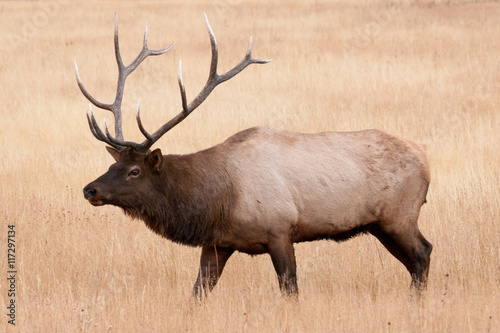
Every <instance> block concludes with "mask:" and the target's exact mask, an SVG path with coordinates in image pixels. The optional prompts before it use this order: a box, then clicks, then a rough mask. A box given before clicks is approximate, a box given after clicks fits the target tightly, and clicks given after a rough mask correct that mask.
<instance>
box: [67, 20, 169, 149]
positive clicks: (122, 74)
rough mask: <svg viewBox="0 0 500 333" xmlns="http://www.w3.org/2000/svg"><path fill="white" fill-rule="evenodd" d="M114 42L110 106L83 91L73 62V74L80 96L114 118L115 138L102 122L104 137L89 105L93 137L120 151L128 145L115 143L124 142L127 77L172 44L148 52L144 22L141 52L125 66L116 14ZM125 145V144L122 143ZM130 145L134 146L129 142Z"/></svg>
mask: <svg viewBox="0 0 500 333" xmlns="http://www.w3.org/2000/svg"><path fill="white" fill-rule="evenodd" d="M114 42H115V57H116V63H117V64H118V84H117V88H116V97H115V100H114V102H113V103H112V104H105V103H101V102H99V101H98V100H96V99H95V98H94V97H92V95H90V93H89V92H88V91H87V89H85V86H84V85H83V83H82V81H81V79H80V74H79V73H78V66H77V65H76V61H75V72H76V81H77V82H78V87H79V88H80V91H81V92H82V94H83V95H84V96H85V97H86V98H87V99H88V100H89V101H90V102H91V103H92V104H94V105H95V106H96V107H98V108H100V109H104V110H108V111H111V112H112V113H113V116H114V118H115V138H113V137H112V136H111V135H110V134H109V131H108V129H107V127H106V121H104V127H105V130H106V135H104V133H103V132H102V131H101V129H100V128H99V126H98V125H97V122H96V120H95V118H94V115H93V113H92V106H91V105H90V104H89V111H88V112H87V120H88V122H89V126H90V130H91V132H92V134H94V136H95V137H96V138H97V139H98V140H100V141H103V142H106V143H107V144H109V145H110V146H112V147H115V148H117V149H122V148H124V147H126V146H128V145H123V144H120V143H117V142H124V141H123V133H122V110H121V105H122V100H123V90H124V88H125V80H126V79H127V76H128V75H129V74H130V73H132V72H133V71H134V70H135V69H136V68H137V67H138V66H139V65H140V64H141V62H142V61H144V59H146V58H147V57H149V56H156V55H160V54H163V53H166V52H167V51H168V50H170V49H171V48H172V46H173V45H172V44H170V45H169V46H168V47H166V48H164V49H162V50H150V49H148V24H147V22H146V28H145V31H144V43H143V46H142V50H141V52H139V55H137V57H136V58H135V59H134V61H132V62H131V63H130V65H128V66H125V65H124V64H123V61H122V57H121V54H120V45H119V41H118V13H116V14H115V36H114ZM124 143H126V142H124ZM130 144H132V145H133V144H134V143H133V142H131V143H130Z"/></svg>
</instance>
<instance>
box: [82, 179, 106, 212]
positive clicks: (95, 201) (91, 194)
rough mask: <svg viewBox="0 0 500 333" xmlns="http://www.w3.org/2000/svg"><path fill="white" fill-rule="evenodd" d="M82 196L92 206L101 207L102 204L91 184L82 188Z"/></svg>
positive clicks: (96, 190) (97, 192)
mask: <svg viewBox="0 0 500 333" xmlns="http://www.w3.org/2000/svg"><path fill="white" fill-rule="evenodd" d="M83 196H84V197H85V199H87V200H88V201H89V202H90V203H91V204H92V205H93V206H102V205H103V204H104V203H103V201H102V200H101V199H100V198H99V191H98V189H97V188H96V187H95V186H94V185H93V183H90V184H88V185H87V186H85V187H84V188H83Z"/></svg>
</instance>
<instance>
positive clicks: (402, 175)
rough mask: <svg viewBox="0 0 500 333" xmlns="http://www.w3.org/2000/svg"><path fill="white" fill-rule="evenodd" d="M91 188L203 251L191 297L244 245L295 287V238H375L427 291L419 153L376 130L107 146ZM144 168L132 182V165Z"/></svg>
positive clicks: (259, 131) (424, 179)
mask: <svg viewBox="0 0 500 333" xmlns="http://www.w3.org/2000/svg"><path fill="white" fill-rule="evenodd" d="M110 152H111V153H112V155H114V157H115V159H116V160H117V163H116V164H114V165H113V166H111V167H110V170H109V171H108V172H107V173H106V174H104V175H103V176H101V177H100V178H98V179H97V180H96V181H94V182H92V183H91V184H89V185H87V187H86V188H85V189H84V193H85V196H86V198H87V199H89V201H90V202H91V203H92V204H94V205H102V204H112V205H115V206H119V207H121V208H123V209H124V211H125V212H126V213H127V214H129V215H131V216H133V217H135V218H140V219H142V220H144V221H145V223H146V225H148V227H149V228H151V229H152V230H153V231H155V232H156V233H158V234H160V235H162V236H164V237H166V238H168V239H171V240H172V241H175V242H178V243H181V244H186V245H191V246H201V247H203V249H202V256H201V263H200V273H199V276H198V280H197V282H196V284H195V293H196V294H199V293H200V292H201V291H205V290H206V289H209V290H210V289H212V288H213V287H214V286H215V284H216V283H217V280H218V278H219V276H220V274H221V273H222V270H223V268H224V265H225V263H226V261H227V259H228V258H229V257H230V256H231V254H232V253H233V252H234V251H235V250H236V251H240V252H245V253H249V254H261V253H269V254H270V255H271V259H272V261H273V264H274V267H275V269H276V272H277V274H278V278H279V282H280V287H281V289H282V290H284V291H285V292H287V293H291V294H293V293H296V292H297V283H296V275H295V272H296V265H295V256H294V250H293V243H296V242H303V241H313V240H317V239H334V240H344V239H348V238H350V237H353V236H355V235H356V234H358V233H362V232H368V233H371V234H373V235H374V236H375V237H377V238H378V239H379V240H380V241H381V242H382V244H383V245H384V246H385V247H386V248H387V249H388V250H389V251H390V252H391V253H392V254H393V255H394V256H395V257H396V258H397V259H399V260H400V261H401V262H402V263H403V264H404V265H405V266H406V268H407V269H408V271H409V272H410V274H411V276H412V285H413V286H416V287H418V288H420V287H422V286H424V285H425V282H426V279H427V275H428V268H429V261H430V252H431V250H432V246H431V244H430V243H429V242H427V241H426V240H425V238H424V237H423V236H422V235H421V233H420V231H419V229H418V227H417V219H418V215H419V211H420V207H421V206H422V204H423V203H424V202H425V198H426V193H427V189H428V186H429V182H430V176H429V174H430V173H429V165H428V162H427V158H426V156H425V153H424V151H423V150H422V148H421V147H419V146H417V145H415V144H413V143H411V142H408V141H405V140H403V139H400V138H396V137H394V136H391V135H388V134H386V133H384V132H381V131H378V130H367V131H361V132H345V133H338V132H325V133H317V134H301V133H292V132H285V131H278V130H274V129H269V128H251V129H248V130H245V131H242V132H240V133H237V134H235V135H233V136H232V137H230V138H229V139H227V140H226V141H225V142H223V143H221V144H219V145H217V146H214V147H212V148H209V149H207V150H204V151H201V152H198V153H194V154H190V155H165V156H162V155H161V152H160V151H159V149H157V150H155V151H153V152H149V153H148V154H147V155H142V154H139V153H136V152H134V151H133V150H132V149H125V150H123V151H122V152H117V151H112V150H111V151H110ZM134 168H139V169H140V174H139V175H138V176H137V177H135V176H131V175H130V174H129V173H130V172H131V171H130V170H133V169H134Z"/></svg>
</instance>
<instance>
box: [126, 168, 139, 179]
mask: <svg viewBox="0 0 500 333" xmlns="http://www.w3.org/2000/svg"><path fill="white" fill-rule="evenodd" d="M140 173H141V170H140V169H139V168H135V169H132V171H130V172H129V173H128V175H129V176H132V177H137V176H139V174H140Z"/></svg>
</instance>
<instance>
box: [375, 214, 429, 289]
mask: <svg viewBox="0 0 500 333" xmlns="http://www.w3.org/2000/svg"><path fill="white" fill-rule="evenodd" d="M370 233H371V234H372V235H374V236H375V237H377V239H378V240H379V241H380V242H381V243H382V244H383V245H384V246H385V248H386V249H387V250H388V251H389V252H390V253H391V254H392V255H393V256H394V257H396V258H397V259H398V260H399V261H400V262H401V263H403V265H404V266H405V267H406V269H407V270H408V271H409V272H410V275H411V279H412V283H411V286H412V287H413V288H415V289H417V290H418V291H420V290H422V289H424V288H425V287H426V285H427V277H428V275H429V265H430V254H431V252H432V245H431V243H429V242H428V241H427V240H426V239H425V238H424V236H422V234H421V233H420V231H419V230H418V228H417V227H416V225H415V226H414V227H412V228H407V229H406V230H405V231H404V232H399V231H395V230H390V231H389V230H386V229H384V228H383V227H381V226H380V225H377V224H375V225H373V226H371V228H370Z"/></svg>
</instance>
